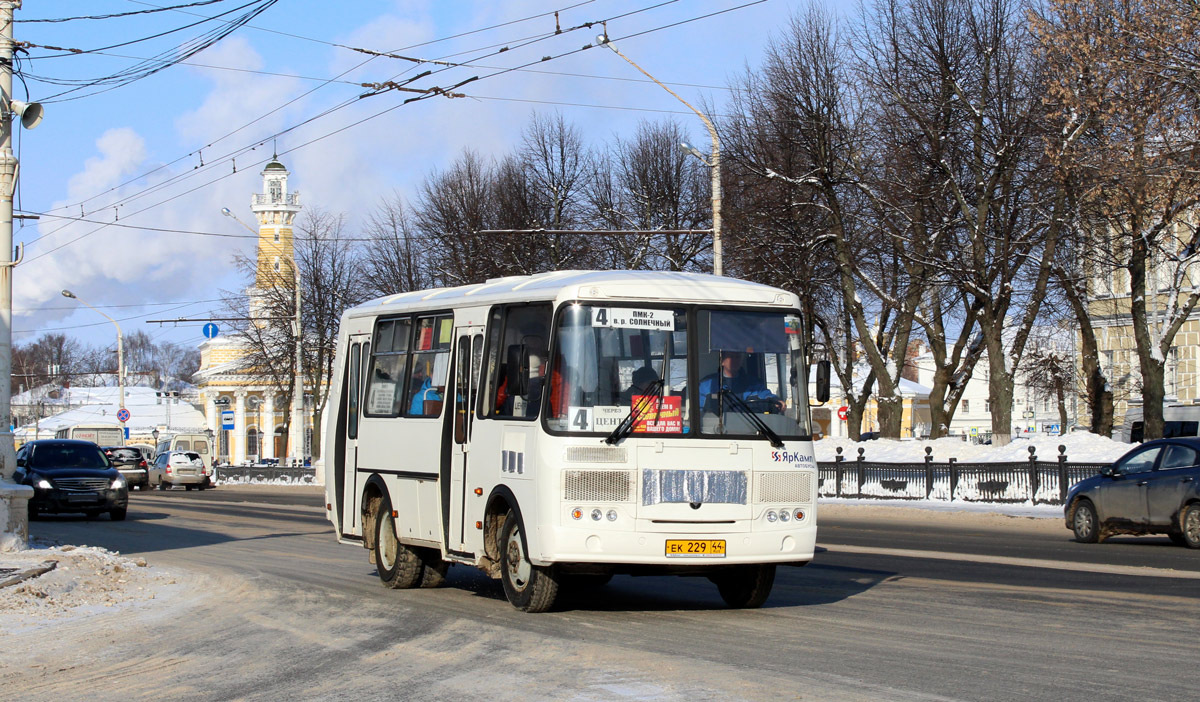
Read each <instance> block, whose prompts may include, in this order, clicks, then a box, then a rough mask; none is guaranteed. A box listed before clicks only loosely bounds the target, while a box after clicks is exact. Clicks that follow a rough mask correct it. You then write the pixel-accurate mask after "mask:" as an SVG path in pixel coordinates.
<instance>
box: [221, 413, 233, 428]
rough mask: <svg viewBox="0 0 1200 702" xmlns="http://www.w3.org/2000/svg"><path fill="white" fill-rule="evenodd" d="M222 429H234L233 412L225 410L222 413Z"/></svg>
mask: <svg viewBox="0 0 1200 702" xmlns="http://www.w3.org/2000/svg"><path fill="white" fill-rule="evenodd" d="M221 428H222V429H232V428H233V410H224V411H222V412H221Z"/></svg>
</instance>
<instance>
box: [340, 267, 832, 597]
mask: <svg viewBox="0 0 1200 702" xmlns="http://www.w3.org/2000/svg"><path fill="white" fill-rule="evenodd" d="M798 303H799V300H798V298H797V297H796V296H795V295H794V294H792V293H789V292H786V291H784V290H779V289H776V288H772V287H768V286H765V285H759V284H755V283H748V282H744V281H739V280H734V279H730V278H722V277H715V276H710V275H703V274H692V273H655V272H634V271H599V272H580V271H562V272H555V273H547V274H541V275H535V276H528V277H511V278H501V279H496V280H489V281H487V282H486V283H483V284H478V285H469V286H464V287H459V288H449V289H438V290H427V291H421V292H412V293H405V294H400V295H395V296H392V297H385V298H381V299H378V300H375V301H372V302H368V303H366V304H363V305H360V306H358V307H355V308H352V309H350V310H347V311H346V312H345V313H344V314H343V315H342V319H341V330H340V336H339V338H338V348H337V359H336V361H335V363H336V365H335V368H336V371H335V373H334V381H333V383H332V384H331V387H330V393H331V395H330V397H331V400H332V401H331V402H330V406H331V411H329V412H327V413H326V416H325V420H324V427H323V430H324V432H325V444H324V446H325V447H326V451H327V453H326V459H325V472H326V476H325V477H326V480H325V484H326V503H327V504H326V507H327V511H328V516H329V519H330V520H331V521H332V522H333V525H334V528H335V531H336V533H337V535H338V540H339V541H341V542H343V543H355V544H359V545H360V546H363V547H365V548H367V549H368V551H369V560H370V561H371V562H372V563H374V564H375V565H376V568H377V570H378V573H379V577H380V578H381V579H382V580H383V582H384V583H385V584H386V585H388V586H389V587H393V588H410V587H419V586H424V587H429V586H434V585H437V584H440V583H441V582H442V581H443V579H444V577H445V573H446V569H447V567H448V566H449V564H451V563H464V564H469V565H473V566H476V567H478V568H480V569H482V570H483V571H485V572H486V573H488V574H489V575H491V576H492V577H498V578H500V579H501V581H502V583H503V587H504V592H505V594H506V596H507V597H508V599H509V601H510V602H511V603H512V604H513V605H514V606H516V607H517V608H519V609H522V610H525V611H531V612H536V611H545V610H546V609H549V608H550V607H551V606H552V604H553V602H554V599H555V596H556V594H557V592H558V589H559V585H560V584H570V583H572V582H580V581H591V582H593V583H594V582H604V581H606V580H607V578H609V577H611V576H612V575H613V574H618V573H623V574H663V573H674V574H681V575H703V576H707V577H709V578H710V579H711V580H712V581H713V582H714V583H715V584H716V585H717V586H718V589H719V592H720V594H721V596H722V597H723V598H724V600H725V601H726V602H727V603H728V604H729V605H730V606H732V607H757V606H760V605H761V604H762V603H763V602H764V601H765V600H766V598H767V596H768V594H769V593H770V590H771V585H772V583H773V581H774V577H775V566H776V564H779V563H795V564H803V563H806V562H808V561H809V560H811V559H812V557H813V549H814V545H815V541H816V532H817V511H816V506H817V503H816V498H817V464H816V461H815V459H814V456H813V446H812V430H811V428H810V427H811V422H810V417H809V400H808V396H807V391H808V388H807V380H808V373H807V371H808V363H809V360H808V358H807V357H806V355H805V344H804V333H803V330H804V329H805V327H804V325H803V324H802V323H801V319H800V312H799V309H798V308H799V304H798ZM819 365H820V367H819V368H818V376H820V377H821V378H822V380H819V381H818V386H819V387H818V395H823V396H825V397H827V395H828V364H827V362H822V363H821V364H819ZM822 399H824V397H823V398H822Z"/></svg>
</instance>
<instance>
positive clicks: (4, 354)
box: [0, 0, 40, 550]
mask: <svg viewBox="0 0 1200 702" xmlns="http://www.w3.org/2000/svg"><path fill="white" fill-rule="evenodd" d="M20 7H21V0H0V550H2V549H3V548H4V547H5V546H16V547H17V548H23V547H24V546H25V541H26V539H27V538H28V537H29V508H28V502H29V498H31V497H33V488H31V487H29V486H27V485H17V484H16V483H14V482H13V474H14V473H15V472H16V470H17V451H16V447H15V446H14V444H13V432H12V274H13V266H15V265H16V263H17V262H16V261H15V260H13V259H14V257H13V226H12V223H13V190H14V189H15V186H16V176H17V159H16V156H14V155H13V150H12V130H13V125H12V117H13V109H12V107H13V105H12V68H13V61H12V58H13V11H14V10H16V9H18V8H20ZM39 109H40V108H39Z"/></svg>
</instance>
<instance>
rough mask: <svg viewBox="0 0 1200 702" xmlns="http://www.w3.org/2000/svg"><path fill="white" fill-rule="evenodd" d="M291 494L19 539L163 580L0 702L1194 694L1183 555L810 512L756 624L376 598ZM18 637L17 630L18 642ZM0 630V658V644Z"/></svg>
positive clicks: (461, 570)
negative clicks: (133, 564) (810, 527)
mask: <svg viewBox="0 0 1200 702" xmlns="http://www.w3.org/2000/svg"><path fill="white" fill-rule="evenodd" d="M322 503H323V499H322V498H321V495H320V494H319V493H317V492H316V491H313V490H311V489H302V488H265V487H232V486H230V487H226V486H223V487H220V488H218V489H217V490H213V491H205V492H184V491H172V492H167V493H159V492H150V493H146V494H141V493H134V495H133V496H132V500H131V505H130V511H129V518H128V520H127V521H125V522H109V521H108V520H107V519H106V518H102V519H100V520H98V521H94V522H88V521H85V520H83V519H81V518H74V517H62V518H51V519H48V520H43V521H37V522H34V523H33V524H32V525H31V526H32V530H31V531H32V533H33V535H34V536H35V537H38V538H42V539H49V540H58V541H61V542H63V543H75V544H89V545H95V546H104V547H106V548H109V549H113V550H119V551H121V552H122V553H123V554H125V555H129V556H137V555H141V556H145V558H146V559H147V560H148V561H149V562H150V563H151V565H154V566H157V567H161V568H165V569H168V570H170V571H172V572H174V573H177V578H178V580H179V582H180V583H181V584H182V586H181V587H180V588H179V589H178V591H176V592H173V593H171V594H169V595H167V594H164V596H163V597H161V598H159V599H157V600H155V601H154V602H153V603H151V604H150V605H148V606H146V607H144V608H141V609H136V610H132V611H130V610H128V609H127V610H125V611H121V612H115V613H101V614H98V615H96V616H91V617H76V618H71V619H69V620H67V621H66V622H63V623H60V624H54V625H52V626H47V627H45V628H44V629H39V630H37V631H36V632H35V633H34V634H26V635H23V636H25V637H26V638H23V639H22V645H23V648H22V652H23V653H26V654H27V655H28V656H29V658H30V660H29V662H28V665H23V664H22V663H21V662H20V661H14V660H12V659H11V657H10V658H8V659H7V660H6V663H7V665H3V666H0V689H3V691H4V692H3V696H4V697H5V698H7V699H47V700H51V699H53V700H62V699H71V698H75V697H78V698H85V699H96V700H108V699H112V700H117V699H121V700H125V699H137V698H151V699H222V700H224V699H251V700H258V699H262V700H266V699H270V700H276V699H346V700H350V699H353V700H364V699H437V700H472V702H477V701H478V700H481V699H484V700H493V699H503V700H540V699H547V700H548V699H572V700H605V701H611V700H627V699H635V700H652V699H669V700H674V699H679V700H682V699H687V700H728V699H745V700H765V699H771V700H1015V699H1021V700H1054V701H1055V702H1062V701H1064V700H1128V699H1132V698H1135V697H1136V698H1137V699H1139V700H1145V701H1150V700H1171V701H1172V702H1178V700H1181V699H1194V698H1196V697H1197V695H1198V692H1197V689H1196V686H1197V676H1196V675H1195V656H1196V645H1195V638H1196V629H1197V623H1198V619H1200V616H1198V614H1197V612H1198V608H1197V605H1198V604H1200V551H1189V550H1187V549H1183V548H1181V547H1177V546H1173V545H1171V544H1170V542H1169V541H1168V540H1167V539H1166V538H1157V537H1137V538H1134V537H1129V538H1116V539H1113V540H1112V541H1111V542H1109V543H1105V544H1100V545H1084V544H1076V543H1074V542H1072V541H1071V540H1070V533H1069V532H1068V531H1067V530H1066V529H1065V528H1064V526H1063V523H1062V521H1061V520H1047V519H1023V518H1021V519H1018V518H1008V517H998V516H980V515H973V514H963V513H951V514H945V513H933V512H920V511H917V510H909V509H895V508H888V507H853V506H843V505H838V506H832V507H825V506H823V507H822V510H821V513H820V515H819V522H820V525H821V526H820V527H819V529H820V531H819V536H818V541H819V542H820V544H821V545H822V549H821V551H820V552H819V553H818V554H817V558H816V560H815V561H814V562H813V563H812V564H810V565H809V566H808V567H805V568H782V569H780V571H779V574H778V576H777V578H776V582H775V589H774V592H773V594H772V596H771V598H770V600H768V602H767V606H766V607H764V608H763V609H761V610H750V611H733V610H728V609H726V608H725V607H724V605H723V604H722V602H721V599H720V597H719V596H718V594H717V592H716V588H715V587H714V586H713V585H711V584H710V583H709V582H708V581H707V580H705V579H701V578H668V577H645V578H632V577H617V578H615V579H613V581H612V582H611V583H610V584H609V585H607V586H604V587H602V588H596V589H590V590H579V591H575V592H571V593H568V594H567V595H565V596H563V599H562V605H561V608H560V611H556V612H553V613H550V614H543V615H530V614H524V613H521V612H518V611H516V610H514V609H512V608H511V607H510V606H509V605H508V603H507V602H506V601H505V600H504V596H503V592H502V591H501V588H500V586H499V583H498V582H496V581H491V580H489V579H487V578H485V577H483V576H482V575H481V574H480V573H478V572H477V571H475V570H473V569H470V568H465V567H461V566H459V567H455V568H452V569H451V571H450V577H449V582H448V585H447V586H446V587H443V588H438V589H433V590H408V591H394V590H387V589H385V588H384V587H382V585H380V583H379V581H378V578H377V577H376V576H375V573H374V567H373V566H371V565H369V564H368V563H367V558H366V552H365V551H364V550H363V549H361V548H358V547H355V546H346V545H341V544H337V543H336V542H335V541H334V539H333V536H332V532H331V529H330V526H329V524H328V522H327V521H326V520H325V517H324V513H323V510H322ZM29 636H34V637H35V640H34V641H33V642H32V644H31V643H30V640H29V639H28V637H29ZM3 645H4V643H3V640H0V646H3Z"/></svg>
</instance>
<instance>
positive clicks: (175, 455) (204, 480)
mask: <svg viewBox="0 0 1200 702" xmlns="http://www.w3.org/2000/svg"><path fill="white" fill-rule="evenodd" d="M211 476H212V469H211V468H208V467H207V466H205V465H204V459H203V458H201V457H200V454H198V453H196V452H195V451H167V452H166V453H160V454H158V457H157V458H156V459H154V465H153V466H152V467H151V469H150V480H151V481H152V482H153V483H154V484H155V485H157V486H158V489H159V490H166V489H168V488H171V487H174V486H176V485H183V486H184V487H186V488H187V489H188V490H191V489H192V488H199V489H201V490H203V489H204V488H206V487H209V486H210V485H211V484H212V478H211Z"/></svg>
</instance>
